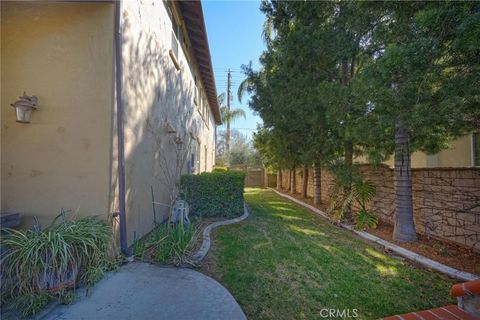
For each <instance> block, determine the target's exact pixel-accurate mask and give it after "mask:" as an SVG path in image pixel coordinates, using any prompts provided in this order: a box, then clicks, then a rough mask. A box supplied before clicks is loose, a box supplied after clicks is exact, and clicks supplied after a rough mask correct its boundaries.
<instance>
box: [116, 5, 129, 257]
mask: <svg viewBox="0 0 480 320" xmlns="http://www.w3.org/2000/svg"><path fill="white" fill-rule="evenodd" d="M121 4H122V1H121V0H118V1H115V92H116V94H115V97H116V105H117V108H116V111H117V143H118V146H117V147H118V151H117V152H118V206H119V210H120V212H119V220H120V222H119V224H120V226H119V229H120V250H121V251H122V253H123V254H124V255H126V256H130V251H129V250H128V245H127V221H126V212H125V150H124V146H125V143H124V141H125V139H124V132H123V111H124V105H123V83H122V79H123V65H122V63H123V60H122V33H121V30H120V19H121Z"/></svg>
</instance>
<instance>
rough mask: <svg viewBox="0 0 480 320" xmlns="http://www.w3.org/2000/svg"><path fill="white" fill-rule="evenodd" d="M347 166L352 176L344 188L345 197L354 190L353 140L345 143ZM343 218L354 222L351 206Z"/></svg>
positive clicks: (346, 209)
mask: <svg viewBox="0 0 480 320" xmlns="http://www.w3.org/2000/svg"><path fill="white" fill-rule="evenodd" d="M345 166H346V167H347V172H348V174H349V175H350V176H349V179H348V181H347V184H345V186H344V187H343V193H344V195H348V194H350V192H351V190H352V175H353V143H352V141H351V140H347V141H346V142H345ZM343 217H344V218H345V220H347V221H351V220H352V218H353V216H352V206H351V205H350V204H349V205H348V206H347V207H346V208H345V212H344V215H343Z"/></svg>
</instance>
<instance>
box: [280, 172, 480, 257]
mask: <svg viewBox="0 0 480 320" xmlns="http://www.w3.org/2000/svg"><path fill="white" fill-rule="evenodd" d="M295 171H296V183H295V184H296V188H295V190H296V192H297V193H301V192H302V184H303V174H302V168H298V169H296V170H295ZM360 172H361V173H362V175H363V177H364V178H365V179H366V180H369V181H371V182H373V183H374V184H375V186H376V188H377V192H376V195H375V198H374V199H373V201H372V202H371V203H370V204H369V206H370V208H371V209H373V210H374V211H375V212H376V214H377V215H378V217H379V218H380V219H381V220H382V221H385V222H387V223H390V224H393V223H394V214H395V189H394V171H393V169H392V168H389V167H388V166H385V165H381V166H375V167H374V166H371V165H361V166H360ZM289 174H290V172H289V171H288V170H282V179H281V181H282V185H281V187H282V189H287V188H288V186H289V176H290V175H289ZM412 179H413V180H412V187H413V209H414V219H415V227H416V230H417V232H418V233H420V234H424V235H427V236H431V237H434V238H438V239H442V240H448V241H452V242H455V243H457V244H460V245H463V246H465V247H468V248H473V249H474V250H475V251H479V252H480V169H479V168H416V169H412ZM334 183H335V179H334V177H333V175H332V174H331V173H330V172H329V171H328V170H326V169H325V168H322V172H321V189H322V202H323V203H324V204H326V205H329V204H330V193H331V189H332V186H333V184H334ZM307 195H308V197H313V169H311V168H310V169H309V173H308V188H307Z"/></svg>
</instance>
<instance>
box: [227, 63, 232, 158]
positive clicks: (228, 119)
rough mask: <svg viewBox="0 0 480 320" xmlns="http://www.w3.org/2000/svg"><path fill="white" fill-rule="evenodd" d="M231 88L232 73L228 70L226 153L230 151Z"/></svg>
mask: <svg viewBox="0 0 480 320" xmlns="http://www.w3.org/2000/svg"><path fill="white" fill-rule="evenodd" d="M231 88H232V72H231V71H230V69H228V74H227V118H226V119H225V121H226V122H227V136H226V147H227V153H228V152H229V151H230V100H231V99H232V95H231V93H230V90H231Z"/></svg>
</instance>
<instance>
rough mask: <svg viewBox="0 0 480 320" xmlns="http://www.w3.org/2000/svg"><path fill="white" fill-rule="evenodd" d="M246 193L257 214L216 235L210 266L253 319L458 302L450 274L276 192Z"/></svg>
mask: <svg viewBox="0 0 480 320" xmlns="http://www.w3.org/2000/svg"><path fill="white" fill-rule="evenodd" d="M245 198H246V202H247V203H248V205H249V206H250V208H251V213H252V215H251V217H249V218H248V219H247V220H246V221H244V222H242V223H239V224H234V225H231V226H226V227H222V228H219V229H218V230H217V231H216V232H215V233H214V235H213V237H214V239H215V240H214V246H213V248H212V252H211V253H210V254H209V258H208V261H207V262H208V264H207V267H205V268H204V271H205V272H206V273H209V274H210V275H212V276H214V277H215V278H216V279H217V280H219V281H220V282H221V283H222V284H223V285H224V286H225V287H226V288H227V289H229V290H230V292H231V293H232V294H233V296H234V297H235V298H236V299H237V301H238V302H239V303H240V305H241V306H242V308H243V310H244V311H245V313H246V315H247V317H248V318H249V319H312V318H314V319H315V318H316V319H325V318H322V317H321V316H320V315H321V310H322V309H324V308H328V309H350V313H351V314H352V313H353V309H357V313H358V317H357V318H356V319H377V318H380V317H382V316H387V315H392V314H398V313H404V312H407V311H415V310H420V309H428V308H432V307H436V306H441V305H445V304H449V303H453V302H454V301H453V300H452V299H451V298H450V295H449V290H450V286H451V285H452V284H453V283H454V282H455V281H453V280H451V279H449V278H447V277H444V276H441V275H439V274H438V273H436V272H433V271H428V270H423V269H419V268H416V267H413V266H412V265H410V264H408V263H406V262H402V261H400V260H397V259H394V258H392V257H390V256H389V255H387V254H385V253H384V252H383V251H382V250H379V249H376V248H375V247H373V246H371V245H368V244H366V243H364V242H362V241H361V240H360V239H359V238H358V237H356V236H354V235H352V234H351V233H350V232H348V231H345V230H343V229H340V228H338V227H335V226H333V225H331V224H329V223H328V222H326V221H325V220H323V219H322V218H320V217H318V216H316V215H315V214H314V213H311V212H310V211H308V210H307V209H304V208H302V207H300V206H298V205H296V204H294V203H292V202H289V201H287V200H284V199H283V198H281V197H279V196H277V195H276V194H275V193H273V192H272V191H268V190H264V189H247V190H246V195H245ZM332 319H333V318H332Z"/></svg>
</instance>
